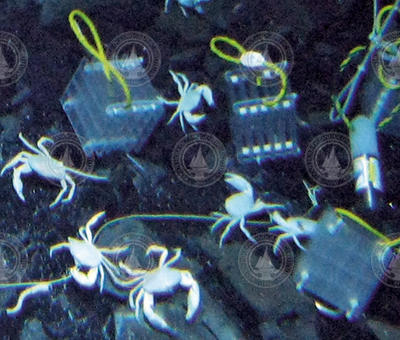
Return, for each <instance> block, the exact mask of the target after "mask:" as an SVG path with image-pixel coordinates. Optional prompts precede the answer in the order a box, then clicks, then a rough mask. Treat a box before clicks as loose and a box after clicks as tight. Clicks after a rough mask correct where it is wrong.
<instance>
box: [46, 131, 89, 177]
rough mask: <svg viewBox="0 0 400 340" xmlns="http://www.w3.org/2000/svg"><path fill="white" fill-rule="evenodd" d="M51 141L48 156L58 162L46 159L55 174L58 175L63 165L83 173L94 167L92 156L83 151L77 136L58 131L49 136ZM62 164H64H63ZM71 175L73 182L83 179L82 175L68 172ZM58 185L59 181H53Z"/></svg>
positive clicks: (60, 173) (61, 171)
mask: <svg viewBox="0 0 400 340" xmlns="http://www.w3.org/2000/svg"><path fill="white" fill-rule="evenodd" d="M51 140H52V143H49V145H50V147H49V149H48V152H49V154H50V156H51V157H52V158H54V159H56V160H58V161H60V162H62V164H59V163H55V162H53V161H52V160H51V159H49V160H48V167H49V168H50V169H51V171H52V172H53V173H54V175H55V176H57V177H59V176H61V175H62V173H63V172H64V166H67V167H69V168H72V169H74V170H78V171H80V172H84V173H87V174H89V173H91V172H92V171H93V168H94V157H93V156H91V157H87V156H86V154H85V151H84V150H83V149H82V147H81V143H80V141H79V139H78V137H77V136H76V135H75V134H73V133H59V134H57V135H55V136H53V137H52V138H51ZM63 165H64V166H63ZM68 174H69V175H70V176H71V177H74V181H75V183H77V184H78V183H81V182H83V181H84V180H85V178H84V177H82V176H74V174H73V173H71V172H70V173H68ZM54 183H55V184H57V185H60V183H59V182H54Z"/></svg>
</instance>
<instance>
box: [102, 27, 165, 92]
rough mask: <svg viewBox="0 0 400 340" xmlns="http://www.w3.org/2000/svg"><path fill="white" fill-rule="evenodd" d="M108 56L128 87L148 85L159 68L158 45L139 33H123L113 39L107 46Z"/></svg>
mask: <svg viewBox="0 0 400 340" xmlns="http://www.w3.org/2000/svg"><path fill="white" fill-rule="evenodd" d="M108 54H109V55H110V59H111V60H112V62H113V64H114V65H115V66H116V67H117V69H118V70H119V71H120V72H121V74H122V75H123V76H124V78H125V80H126V81H127V82H128V84H129V85H130V86H141V85H143V84H146V83H148V82H149V81H150V80H151V79H153V78H154V77H155V75H156V74H157V72H158V71H159V69H160V66H161V52H160V49H159V47H158V45H157V44H156V42H155V41H154V40H153V39H152V38H151V37H149V36H148V35H147V34H144V33H141V32H134V31H131V32H125V33H122V34H120V35H119V36H117V37H116V38H114V39H113V40H112V41H111V43H110V44H109V46H108Z"/></svg>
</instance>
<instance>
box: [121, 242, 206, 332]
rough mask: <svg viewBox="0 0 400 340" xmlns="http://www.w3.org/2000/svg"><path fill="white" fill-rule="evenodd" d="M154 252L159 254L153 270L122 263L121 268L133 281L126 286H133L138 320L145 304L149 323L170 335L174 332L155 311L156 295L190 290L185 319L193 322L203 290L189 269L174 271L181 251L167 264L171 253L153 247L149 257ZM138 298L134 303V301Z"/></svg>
mask: <svg viewBox="0 0 400 340" xmlns="http://www.w3.org/2000/svg"><path fill="white" fill-rule="evenodd" d="M152 253H155V254H160V260H159V263H158V267H157V268H155V269H152V270H144V269H132V268H129V267H128V266H127V265H125V264H124V263H122V262H120V267H121V268H122V269H124V270H125V271H126V273H127V274H128V275H129V277H130V280H129V281H124V282H123V286H124V287H130V288H131V291H130V293H129V305H130V307H131V308H132V309H135V315H136V318H137V319H139V311H140V305H141V304H143V313H144V315H145V316H146V318H147V320H148V321H149V322H150V324H151V325H152V326H153V327H155V328H157V329H159V330H161V331H163V332H167V333H170V334H171V333H172V334H173V333H174V330H173V329H172V328H171V327H170V326H169V325H168V324H167V322H166V321H165V320H164V319H163V318H161V317H160V316H159V315H157V314H156V313H155V312H154V296H155V295H170V294H172V293H173V292H174V291H175V290H176V289H177V288H178V287H182V288H186V289H188V290H189V294H188V300H187V301H188V302H187V303H188V307H187V313H186V320H187V321H192V320H193V318H194V316H195V315H196V312H197V310H198V309H199V306H200V288H199V285H198V283H197V282H196V280H194V279H193V276H192V274H191V273H190V272H189V271H188V270H181V269H176V268H171V267H172V265H173V264H175V263H176V262H177V261H178V260H179V258H180V256H181V249H179V248H178V249H175V255H174V256H173V257H172V258H170V259H169V260H168V261H166V260H167V257H168V250H167V249H166V248H165V247H162V246H159V245H151V246H149V247H148V248H147V251H146V256H148V255H150V254H152ZM135 295H136V300H135V303H134V302H133V299H134V297H135Z"/></svg>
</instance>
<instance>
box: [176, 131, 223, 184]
mask: <svg viewBox="0 0 400 340" xmlns="http://www.w3.org/2000/svg"><path fill="white" fill-rule="evenodd" d="M172 167H173V169H174V171H175V174H176V175H177V176H178V178H179V179H180V180H181V181H182V182H183V183H185V184H187V185H190V186H193V187H198V188H200V187H206V186H209V185H212V184H214V183H215V182H217V181H218V180H219V179H220V178H221V177H222V176H223V175H224V173H225V170H226V151H225V148H224V146H223V144H222V143H221V141H220V140H219V139H218V138H216V137H215V136H213V135H211V134H209V133H206V132H194V133H191V134H188V135H186V136H184V137H183V138H181V139H180V140H179V142H178V143H177V144H176V145H175V147H174V149H173V151H172Z"/></svg>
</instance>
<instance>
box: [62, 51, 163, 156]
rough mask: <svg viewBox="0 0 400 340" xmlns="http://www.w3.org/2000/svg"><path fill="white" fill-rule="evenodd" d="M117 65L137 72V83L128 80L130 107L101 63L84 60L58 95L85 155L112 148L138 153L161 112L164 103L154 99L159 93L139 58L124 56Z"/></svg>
mask: <svg viewBox="0 0 400 340" xmlns="http://www.w3.org/2000/svg"><path fill="white" fill-rule="evenodd" d="M120 64H122V66H123V67H124V72H127V71H128V72H132V73H133V74H137V75H140V79H139V78H138V83H137V84H135V80H134V79H133V80H132V79H130V80H129V83H128V86H129V89H130V91H131V96H132V99H133V103H132V104H131V105H130V106H129V107H126V105H125V94H124V92H123V89H122V87H121V85H120V84H119V83H118V81H116V79H115V78H114V77H113V79H112V81H111V82H110V81H108V80H107V78H106V76H105V74H104V68H103V64H102V63H100V62H94V63H90V62H89V61H88V60H87V59H83V60H82V61H81V63H80V65H79V67H78V69H77V70H76V72H75V74H74V76H73V77H72V79H71V81H70V83H69V84H68V86H67V88H66V90H65V92H64V94H63V96H62V97H61V98H60V101H61V104H62V106H63V108H64V111H65V112H66V114H67V116H68V118H69V120H70V122H71V124H72V127H73V129H74V131H75V133H76V134H77V135H78V138H79V139H80V141H81V143H82V147H83V149H84V151H85V153H86V154H88V155H90V154H92V153H94V152H96V154H98V155H100V156H101V155H103V154H107V153H110V152H112V151H115V150H120V151H124V152H130V151H133V152H135V153H138V152H140V151H141V150H142V148H143V146H144V145H145V143H146V142H147V140H148V138H149V137H150V135H151V134H152V132H153V130H154V129H155V127H156V126H157V124H158V122H159V121H160V119H161V118H162V116H163V115H164V107H163V104H162V103H161V102H160V101H159V100H158V99H157V96H159V93H158V92H157V90H155V89H154V88H153V86H152V85H151V83H150V79H148V77H147V75H146V72H145V70H144V69H143V68H142V65H141V62H140V59H139V58H136V59H127V60H124V61H123V63H122V62H121V63H120ZM113 65H114V66H116V63H115V62H113ZM119 66H120V65H119ZM144 80H145V81H144Z"/></svg>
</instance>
